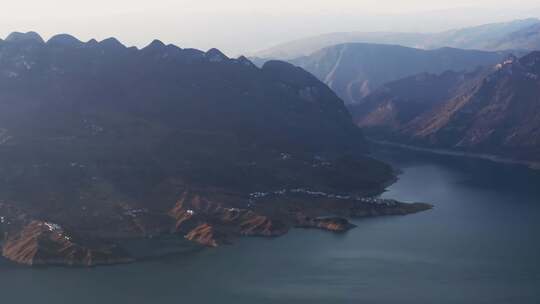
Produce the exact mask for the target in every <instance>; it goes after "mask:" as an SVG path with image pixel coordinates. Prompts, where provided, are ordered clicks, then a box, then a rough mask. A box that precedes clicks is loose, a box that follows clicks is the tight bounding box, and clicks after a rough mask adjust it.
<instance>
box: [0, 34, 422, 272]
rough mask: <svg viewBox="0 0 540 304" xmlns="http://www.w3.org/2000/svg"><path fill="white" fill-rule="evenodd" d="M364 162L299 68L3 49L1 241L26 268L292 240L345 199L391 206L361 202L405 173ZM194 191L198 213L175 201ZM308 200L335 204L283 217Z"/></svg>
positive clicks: (217, 55) (24, 42) (352, 129)
mask: <svg viewBox="0 0 540 304" xmlns="http://www.w3.org/2000/svg"><path fill="white" fill-rule="evenodd" d="M364 152H366V145H365V143H364V140H363V137H362V134H361V133H360V131H359V129H358V128H357V127H356V126H355V125H354V124H353V123H352V120H351V116H350V114H349V113H348V111H347V110H346V108H345V106H344V104H343V102H342V101H341V100H340V99H339V98H338V97H337V96H336V95H335V94H334V93H333V92H332V91H331V90H330V89H329V88H328V87H327V86H325V85H324V84H323V83H321V82H320V81H318V80H317V79H316V78H315V77H314V76H312V75H310V74H309V73H307V72H305V71H304V70H302V69H300V68H297V67H294V66H292V65H290V64H288V63H284V62H277V61H272V62H268V63H267V64H265V66H264V67H263V68H261V69H259V68H257V67H256V66H254V65H253V64H252V63H251V62H250V61H249V60H247V59H245V58H243V57H241V58H238V59H229V58H227V57H226V56H225V55H223V54H222V53H221V52H220V51H218V50H216V49H213V50H210V51H208V52H206V53H205V52H201V51H198V50H193V49H180V48H178V47H176V46H173V45H164V44H163V43H161V42H160V41H154V42H152V43H151V44H150V45H149V46H147V47H146V48H144V49H141V50H139V49H136V48H127V47H125V46H123V45H122V44H121V43H120V42H119V41H118V40H116V39H114V38H110V39H106V40H104V41H101V42H97V41H95V40H91V41H89V42H87V43H83V42H81V41H79V40H77V39H76V38H74V37H71V36H69V35H58V36H55V37H53V38H51V39H50V40H49V41H47V42H44V41H43V40H42V39H41V37H39V35H37V34H36V33H26V34H22V33H15V34H12V35H10V37H8V39H6V40H5V41H1V42H0V232H1V233H2V235H4V236H5V242H4V244H3V246H4V250H3V253H4V255H5V256H6V257H8V258H10V259H12V260H14V261H17V262H20V263H25V264H30V265H34V264H48V263H53V264H65V265H96V264H110V263H115V262H125V261H132V260H133V258H132V257H130V255H129V254H128V253H127V252H126V251H125V250H122V249H121V248H118V246H117V244H116V239H117V238H141V237H155V236H159V235H162V234H165V233H178V234H183V235H184V234H185V235H186V237H187V238H188V239H190V240H194V241H198V242H200V243H204V244H207V245H213V244H218V243H219V241H218V240H216V238H222V237H230V236H234V235H244V234H245V233H246V232H247V231H252V232H253V235H279V234H282V233H283V231H287V229H288V227H292V226H295V225H296V222H297V221H298V219H299V218H302V217H299V216H298V214H300V215H305V216H308V215H309V216H311V217H315V218H316V217H318V216H321V215H328V214H329V213H330V214H331V213H336V212H334V211H335V210H341V209H340V206H345V205H342V204H341V202H340V201H338V200H336V196H335V195H338V194H339V195H348V196H344V197H346V198H347V199H345V200H348V201H349V203H350V204H353V205H360V207H362V208H364V209H368V210H379V209H381V207H379V206H377V205H370V204H368V203H367V202H364V201H361V200H357V199H356V196H364V195H373V194H376V193H378V192H380V191H381V190H382V189H383V188H384V185H385V184H386V183H388V182H389V181H391V180H392V179H393V178H394V177H393V172H392V169H391V168H390V167H388V166H387V165H385V164H383V163H380V162H378V161H375V160H373V159H370V158H368V157H366V156H363V153H364ZM294 189H297V190H296V192H291V191H292V190H294ZM298 189H300V190H301V191H300V190H298ZM186 193H189V197H190V200H192V203H190V204H189V206H188V205H186V204H180V205H178V202H179V200H180V201H181V200H183V198H182V197H183V194H186ZM271 193H273V194H275V195H270V194H271ZM311 193H325V194H328V195H334V196H328V197H326V196H325V199H322V201H323V202H324V204H325V206H326V207H325V208H322V207H321V208H318V209H317V208H316V204H312V205H305V206H304V207H303V208H299V207H298V206H295V204H292V203H291V204H289V205H280V207H279V208H277V207H275V208H274V207H273V206H274V205H273V204H274V203H275V201H278V202H281V201H284V200H286V199H287V197H289V196H292V195H294V196H295V197H297V198H295V199H294V201H295V202H298V203H299V202H302V201H303V200H307V199H310V195H311ZM263 194H264V195H263ZM278 194H279V195H278ZM263 196H264V197H265V199H266V203H265V204H264V205H263V206H259V205H258V200H259V199H261V198H262V197H263ZM267 196H268V197H267ZM298 196H299V197H298ZM341 200H344V199H343V198H342V199H341ZM200 201H204V202H208V204H206V205H205V204H202V205H201V204H200V203H198V202H200ZM186 206H188V207H186ZM210 206H211V210H210V209H209V208H210ZM331 207H332V208H333V209H332V208H331ZM314 208H315V209H314ZM347 208H348V210H349V209H351V208H350V205H349V207H347ZM400 208H402V207H401V205H395V207H391V208H389V209H395V210H398V209H400ZM425 208H427V207H426V206H423V205H422V206H420V207H413V208H412V209H406V210H408V212H415V211H419V210H422V209H425ZM332 210H334V211H332ZM400 210H401V209H400ZM389 212H390V211H389ZM238 214H240V215H241V216H240V217H238V216H239V215H238ZM345 215H347V214H345ZM349 215H350V214H349ZM191 217H193V219H192V220H187V219H189V218H191ZM302 222H303V223H304V222H305V220H302ZM312 222H313V223H315V222H317V223H319V222H320V221H312ZM338 222H339V221H337V222H336V223H338ZM194 224H195V225H194ZM330 226H331V225H330ZM317 227H319V226H317ZM192 230H193V231H192ZM262 231H264V233H267V234H264V233H263V232H262ZM258 232H261V233H258Z"/></svg>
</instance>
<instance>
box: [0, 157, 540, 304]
mask: <svg viewBox="0 0 540 304" xmlns="http://www.w3.org/2000/svg"><path fill="white" fill-rule="evenodd" d="M377 156H378V157H380V158H382V159H385V160H388V161H390V162H392V163H393V164H394V165H395V166H397V167H399V168H401V170H402V171H403V174H402V175H401V177H400V180H399V182H398V183H396V184H395V185H393V186H391V187H390V188H389V191H388V192H387V193H385V194H384V196H385V197H390V198H396V199H399V200H404V201H422V202H432V203H434V204H435V209H434V210H432V211H429V212H424V213H420V214H416V215H411V216H404V217H385V218H376V219H368V220H362V221H356V222H355V223H356V224H357V225H358V228H357V229H354V230H352V231H350V232H349V233H347V234H344V235H334V234H331V233H326V232H323V231H314V230H294V231H292V232H291V233H290V234H288V235H286V236H285V237H282V238H277V239H272V240H267V239H243V240H240V241H238V242H237V243H236V244H235V245H234V246H227V247H222V248H219V249H215V250H214V249H203V250H198V251H194V252H190V253H187V254H183V255H181V256H174V257H170V258H166V259H162V260H159V261H148V262H142V263H138V264H133V265H124V266H114V267H100V268H95V269H65V268H45V269H29V268H24V267H19V266H14V265H11V264H9V263H8V262H6V261H4V260H0V298H1V299H2V303H22V304H25V303H79V304H87V303H88V304H96V303H103V304H108V303H115V304H118V303H152V304H160V303H182V302H184V301H185V303H250V304H252V303H310V304H313V303H415V304H418V303H452V304H454V303H474V304H478V303H486V304H487V303H489V304H495V303H505V304H506V303H518V304H527V303H531V304H532V303H534V304H537V303H540V262H539V261H540V242H539V237H538V235H539V232H540V172H535V171H532V170H528V169H526V168H523V167H517V166H509V165H502V164H494V163H490V162H486V161H479V160H467V159H463V158H451V157H448V156H432V155H427V154H418V153H415V154H411V153H409V152H405V151H386V152H385V151H379V152H377Z"/></svg>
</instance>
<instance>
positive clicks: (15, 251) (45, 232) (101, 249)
mask: <svg viewBox="0 0 540 304" xmlns="http://www.w3.org/2000/svg"><path fill="white" fill-rule="evenodd" d="M2 254H3V256H4V257H6V258H7V259H9V260H11V261H14V262H17V263H19V264H25V265H32V266H35V265H66V266H96V265H108V264H119V263H128V262H132V261H133V259H132V258H131V257H129V256H128V255H127V254H126V253H125V252H123V251H122V250H121V249H120V248H118V247H116V246H114V245H95V246H92V247H86V246H84V245H81V244H80V243H78V242H76V241H74V240H73V239H72V237H71V236H70V235H69V233H68V232H66V231H64V230H63V229H62V228H61V227H60V226H59V225H56V224H54V223H48V222H43V221H35V220H34V221H31V222H30V223H29V224H28V225H26V226H24V227H23V228H22V229H21V230H20V231H19V232H18V233H15V234H14V235H10V236H8V237H7V239H6V241H5V243H4V246H3V249H2Z"/></svg>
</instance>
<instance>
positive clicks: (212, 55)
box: [206, 48, 229, 62]
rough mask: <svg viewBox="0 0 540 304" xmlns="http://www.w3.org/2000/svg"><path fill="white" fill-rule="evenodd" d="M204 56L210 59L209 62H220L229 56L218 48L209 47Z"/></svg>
mask: <svg viewBox="0 0 540 304" xmlns="http://www.w3.org/2000/svg"><path fill="white" fill-rule="evenodd" d="M206 58H208V60H210V62H222V61H226V60H228V59H229V57H227V56H225V54H223V53H222V52H221V51H220V50H218V49H215V48H214V49H210V50H208V52H206Z"/></svg>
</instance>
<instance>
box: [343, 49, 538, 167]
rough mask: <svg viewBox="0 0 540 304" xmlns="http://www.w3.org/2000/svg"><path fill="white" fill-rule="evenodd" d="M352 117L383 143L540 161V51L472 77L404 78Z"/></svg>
mask: <svg viewBox="0 0 540 304" xmlns="http://www.w3.org/2000/svg"><path fill="white" fill-rule="evenodd" d="M352 112H353V115H354V117H355V121H356V122H357V124H358V125H359V126H362V127H364V128H365V129H366V130H367V132H368V133H370V134H371V136H374V137H376V138H379V139H386V140H390V141H396V142H400V143H408V144H415V145H419V146H425V147H432V148H445V149H455V150H459V151H466V152H477V153H486V154H495V155H502V156H509V157H512V158H518V159H526V160H535V161H538V160H540V156H539V155H540V52H533V53H530V54H529V55H526V56H524V57H522V58H521V59H517V58H516V57H513V56H510V57H508V58H506V59H505V60H504V61H502V62H501V63H499V64H497V65H495V66H493V67H490V68H486V69H479V70H477V71H475V72H471V73H455V72H446V73H443V74H440V75H431V74H421V75H417V76H413V77H408V78H405V79H401V80H398V81H395V82H392V83H389V84H386V85H385V86H383V87H382V88H380V89H379V90H377V91H376V92H373V93H372V94H371V95H369V96H367V97H366V98H364V99H363V100H362V102H361V103H359V104H357V105H355V106H354V107H353V108H352Z"/></svg>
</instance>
